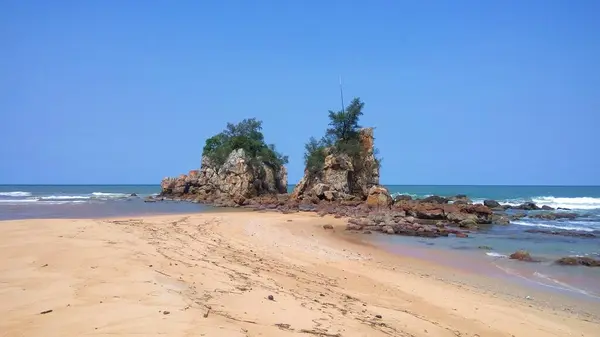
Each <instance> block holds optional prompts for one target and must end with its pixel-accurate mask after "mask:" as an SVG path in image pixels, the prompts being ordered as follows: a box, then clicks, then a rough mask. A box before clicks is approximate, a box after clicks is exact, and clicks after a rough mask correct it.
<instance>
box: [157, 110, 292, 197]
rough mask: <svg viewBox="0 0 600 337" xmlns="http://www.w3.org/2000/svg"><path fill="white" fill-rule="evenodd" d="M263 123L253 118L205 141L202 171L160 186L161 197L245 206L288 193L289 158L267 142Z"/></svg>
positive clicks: (164, 182)
mask: <svg viewBox="0 0 600 337" xmlns="http://www.w3.org/2000/svg"><path fill="white" fill-rule="evenodd" d="M261 130H262V122H260V121H258V120H256V119H254V118H252V119H245V120H243V121H242V122H240V123H238V124H231V123H228V124H227V128H226V129H225V130H224V131H222V132H220V133H219V134H217V135H215V136H213V137H211V138H209V139H207V140H206V144H205V146H204V150H203V152H202V162H201V167H200V170H192V171H190V172H189V174H187V175H181V176H179V177H177V178H165V179H163V181H162V182H161V190H162V192H161V195H163V196H172V197H182V196H183V197H187V198H189V199H193V200H195V201H198V202H217V203H220V204H224V205H231V206H233V205H242V204H244V203H245V202H246V200H248V199H250V198H253V197H257V196H261V195H265V194H278V193H286V192H287V171H286V169H285V166H284V165H285V164H287V157H286V156H283V155H281V154H280V153H279V152H277V150H276V149H275V146H274V145H272V144H271V145H268V144H266V143H265V141H264V137H263V134H262V132H261Z"/></svg>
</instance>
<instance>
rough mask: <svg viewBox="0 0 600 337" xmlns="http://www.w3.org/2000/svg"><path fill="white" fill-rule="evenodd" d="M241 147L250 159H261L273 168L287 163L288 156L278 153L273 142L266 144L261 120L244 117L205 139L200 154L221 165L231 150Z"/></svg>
mask: <svg viewBox="0 0 600 337" xmlns="http://www.w3.org/2000/svg"><path fill="white" fill-rule="evenodd" d="M237 149H243V150H244V152H245V153H246V155H247V156H248V157H249V158H250V160H258V161H261V162H263V163H265V164H267V165H269V166H271V167H273V168H274V169H279V168H280V167H281V166H282V165H285V164H287V163H288V157H287V156H284V155H282V154H281V153H279V152H278V151H277V150H276V148H275V145H274V144H266V143H265V140H264V136H263V134H262V121H259V120H256V119H255V118H250V119H244V120H243V121H241V122H239V123H237V124H232V123H227V127H226V128H225V130H223V131H222V132H220V133H218V134H216V135H214V136H213V137H210V138H208V139H207V140H206V143H205V145H204V149H203V150H202V155H203V156H206V157H207V158H208V159H209V160H210V161H211V162H212V163H213V164H215V165H217V166H221V165H223V164H224V163H225V161H226V160H227V157H228V156H229V154H230V153H231V152H232V151H233V150H237Z"/></svg>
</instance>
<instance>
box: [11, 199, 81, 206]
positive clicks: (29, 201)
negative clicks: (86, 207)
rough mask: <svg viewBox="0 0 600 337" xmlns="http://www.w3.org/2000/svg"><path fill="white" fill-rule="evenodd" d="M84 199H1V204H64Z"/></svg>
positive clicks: (79, 202) (78, 202)
mask: <svg viewBox="0 0 600 337" xmlns="http://www.w3.org/2000/svg"><path fill="white" fill-rule="evenodd" d="M85 202H86V201H85V200H62V201H61V200H40V199H17V200H1V199H0V204H1V205H7V206H16V205H24V204H25V205H27V204H30V205H33V204H35V205H64V204H81V203H85Z"/></svg>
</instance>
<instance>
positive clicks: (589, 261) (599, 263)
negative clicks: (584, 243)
mask: <svg viewBox="0 0 600 337" xmlns="http://www.w3.org/2000/svg"><path fill="white" fill-rule="evenodd" d="M556 264H560V265H563V266H586V267H600V260H596V259H593V258H591V257H586V256H567V257H563V258H560V259H558V260H556Z"/></svg>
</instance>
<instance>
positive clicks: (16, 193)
mask: <svg viewBox="0 0 600 337" xmlns="http://www.w3.org/2000/svg"><path fill="white" fill-rule="evenodd" d="M0 196H2V197H30V196H31V192H23V191H12V192H0Z"/></svg>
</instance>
